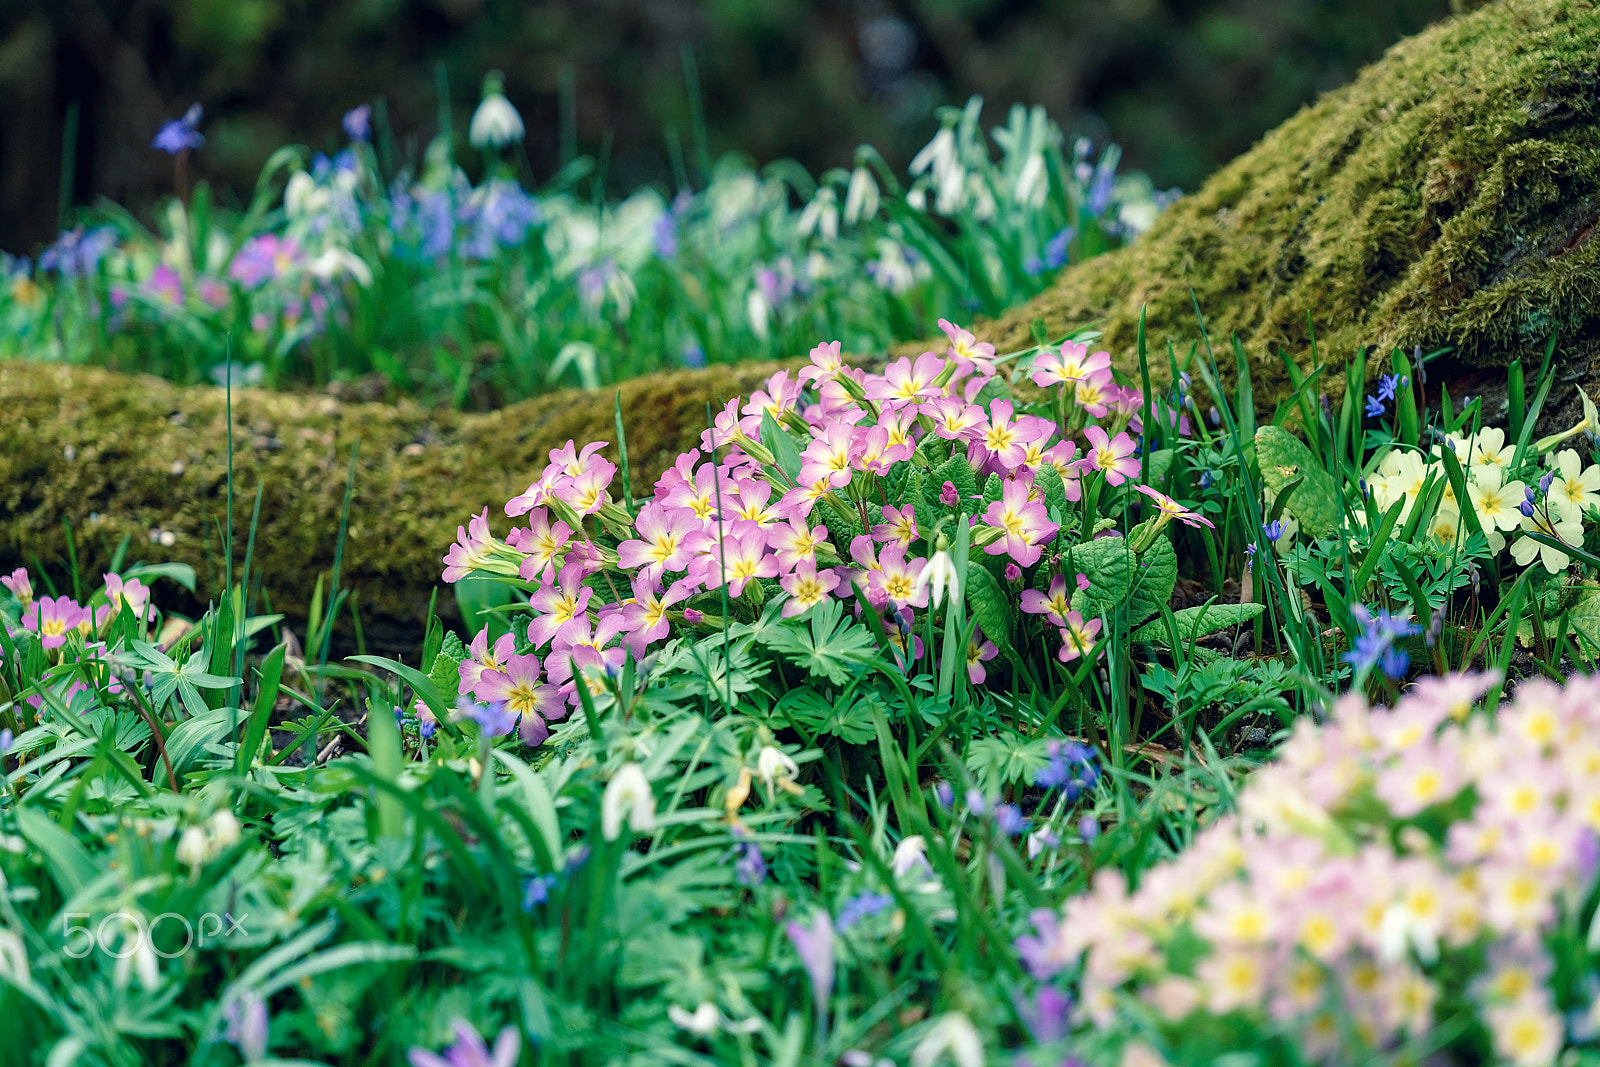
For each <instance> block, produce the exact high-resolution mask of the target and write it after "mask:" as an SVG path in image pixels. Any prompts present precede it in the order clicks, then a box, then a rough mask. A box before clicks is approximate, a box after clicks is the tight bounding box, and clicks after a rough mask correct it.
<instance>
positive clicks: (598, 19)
mask: <svg viewBox="0 0 1600 1067" xmlns="http://www.w3.org/2000/svg"><path fill="white" fill-rule="evenodd" d="M1456 2H1458V3H1459V2H1460V0H1456ZM1450 7H1451V0H1321V2H1318V0H811V2H806V0H541V2H535V0H0V100H3V101H4V102H5V106H4V107H3V108H0V248H5V249H9V250H11V251H15V252H28V251H32V250H33V248H34V247H36V246H37V245H38V244H39V243H41V242H44V241H48V240H49V239H50V238H51V237H52V236H53V234H54V232H55V230H56V225H57V215H58V209H59V204H60V201H61V193H62V191H63V190H62V181H61V174H62V165H63V159H64V155H72V156H73V157H74V160H73V164H72V173H71V185H70V190H68V192H69V194H70V199H71V202H72V203H75V204H86V203H92V202H94V201H95V200H96V199H97V198H99V197H109V198H111V199H112V200H115V201H118V202H120V203H123V204H126V205H128V206H130V207H131V208H133V209H134V211H135V212H136V213H138V214H140V215H144V216H146V217H148V213H149V211H150V209H151V207H152V205H153V204H154V203H155V202H156V201H157V199H158V198H159V197H160V196H161V195H162V194H163V193H165V192H168V191H170V190H171V187H172V168H171V161H170V159H169V158H168V157H166V156H164V155H162V154H161V153H159V152H156V151H154V150H152V149H151V148H150V138H151V137H152V135H153V134H154V133H155V131H156V129H157V127H158V126H159V125H160V123H161V122H162V121H163V120H164V119H167V118H172V117H176V116H177V115H179V114H181V113H182V112H183V111H184V109H185V108H187V107H188V106H189V105H190V104H191V103H192V102H195V101H200V102H201V103H203V104H204V105H205V119H204V121H203V123H202V125H201V130H202V132H204V134H205V135H206V137H207V143H206V145H205V147H204V148H203V149H202V150H201V151H200V152H199V153H198V154H197V155H196V158H195V159H194V160H193V161H192V166H193V168H194V171H195V172H196V173H197V174H198V175H199V176H200V177H205V178H209V179H210V180H211V181H212V182H213V183H214V184H215V185H216V187H217V192H218V198H219V199H220V200H221V201H222V202H224V203H230V202H231V203H239V202H240V201H244V200H247V199H248V198H249V195H250V191H251V189H252V187H253V184H254V181H255V177H256V174H257V171H258V170H259V168H260V166H261V164H262V163H263V162H264V161H265V159H266V157H267V156H268V154H269V153H271V152H272V150H273V149H275V148H276V147H278V146H279V145H282V144H285V143H287V142H291V141H297V142H300V143H304V144H308V145H310V146H311V147H312V148H315V149H319V150H331V149H333V148H335V147H336V146H337V145H338V144H339V136H340V135H339V119H340V116H341V114H342V113H343V112H344V111H345V110H347V109H348V108H350V107H352V106H354V105H356V104H358V103H362V102H364V101H373V100H375V99H376V98H378V97H380V96H381V97H383V98H384V100H385V103H386V106H387V111H388V116H389V120H390V123H391V125H392V127H393V129H394V131H395V134H396V144H397V145H398V146H399V149H400V151H401V152H402V153H405V152H406V151H408V150H409V151H410V152H411V153H413V156H414V155H415V154H416V153H419V152H420V149H421V148H422V147H423V146H425V145H426V143H427V141H428V139H429V138H431V137H432V136H433V135H434V134H435V133H436V132H437V131H438V129H439V124H440V102H439V101H440V97H439V92H440V89H441V87H446V88H447V91H448V99H449V105H450V113H451V121H452V122H453V125H454V128H455V129H456V130H458V131H460V130H464V129H465V125H466V121H467V119H468V118H469V117H470V115H471V113H472V108H473V107H474V106H475V104H476V102H477V99H478V93H479V85H480V81H481V78H482V76H483V73H484V72H485V71H486V70H488V69H491V68H500V69H502V70H504V71H505V73H506V87H507V95H508V96H509V97H510V98H511V100H512V101H513V102H514V103H515V104H516V105H517V106H518V107H519V108H520V109H521V110H522V113H523V115H524V117H525V119H526V120H527V125H528V139H527V153H528V162H529V164H530V165H531V167H532V170H533V173H534V174H535V175H536V176H537V177H538V178H540V179H541V180H542V179H544V178H548V177H549V176H550V175H551V174H552V173H553V172H554V171H555V170H556V169H557V167H558V166H559V164H560V162H561V160H562V156H563V154H564V151H563V150H564V149H565V151H566V152H567V153H570V152H571V151H573V150H574V149H575V150H576V151H577V152H579V153H585V154H591V155H596V156H598V155H601V154H602V151H603V150H604V152H605V157H606V159H607V161H608V163H607V166H606V170H605V176H606V181H607V184H608V186H609V187H610V189H611V190H612V191H613V192H617V191H626V190H628V189H630V188H632V187H634V186H636V185H637V184H639V183H641V182H661V183H663V184H670V181H671V177H672V173H673V172H672V168H671V165H670V158H669V151H668V148H667V143H668V141H667V131H668V130H669V129H671V130H674V131H676V134H677V136H678V137H679V138H680V139H681V141H682V143H683V145H684V149H685V156H686V157H687V158H688V159H689V160H690V165H691V167H692V165H693V160H694V158H695V153H694V147H693V141H694V135H693V129H694V126H695V122H694V118H693V115H692V108H691V104H690V94H689V93H688V92H687V90H686V77H685V71H686V64H685V54H686V51H687V52H688V53H689V54H690V55H691V56H692V62H693V66H694V67H695V68H696V69H697V72H698V80H699V84H700V91H701V96H702V99H703V103H704V120H705V128H706V130H707V140H708V142H709V151H710V153H711V154H712V155H713V156H715V155H718V154H720V153H723V152H726V151H739V152H742V153H745V154H746V155H748V156H750V157H753V158H754V159H756V160H758V161H762V162H765V161H767V160H771V159H774V158H778V157H783V156H788V157H792V158H795V159H797V160H799V161H800V162H801V163H803V164H804V165H805V166H807V167H808V168H810V169H811V170H812V171H813V173H815V172H818V171H820V170H822V169H824V168H826V167H830V166H840V165H848V164H849V163H850V160H851V157H852V152H853V149H854V148H855V146H856V145H857V144H860V143H862V142H868V143H871V144H873V145H875V146H877V147H879V148H880V149H881V150H882V151H883V152H884V154H885V155H886V156H887V157H888V159H889V162H890V163H891V165H893V166H894V167H895V168H896V169H897V170H902V171H903V169H904V167H905V165H906V163H907V162H908V161H909V160H910V158H911V156H912V155H913V154H914V153H915V152H916V150H917V149H918V148H919V147H921V146H922V145H923V144H924V143H925V142H926V141H927V140H928V138H929V137H930V136H931V135H932V133H933V131H934V130H935V128H936V121H935V119H934V116H933V109H934V108H935V107H937V106H938V105H940V104H950V103H957V104H958V103H961V102H963V101H964V100H965V99H966V98H967V96H968V95H969V94H971V93H982V94H983V95H984V96H985V98H986V100H987V101H988V105H989V106H988V110H987V111H986V113H985V118H986V119H987V120H988V124H989V125H994V124H997V123H999V122H1001V121H1002V120H1003V116H1004V109H1005V107H1006V106H1007V105H1009V104H1010V103H1012V102H1013V101H1021V102H1024V103H1036V102H1037V103H1042V104H1044V105H1045V107H1046V108H1048V109H1049V111H1050V113H1051V115H1052V117H1054V118H1055V119H1056V120H1057V121H1058V122H1060V123H1061V124H1062V125H1063V126H1065V127H1066V128H1067V130H1068V131H1069V132H1071V133H1083V134H1087V135H1089V136H1090V137H1093V138H1094V139H1095V140H1096V141H1101V140H1105V139H1108V138H1109V139H1114V140H1116V141H1118V142H1119V143H1121V144H1122V145H1123V146H1124V148H1125V150H1126V155H1125V157H1124V158H1125V165H1126V166H1132V167H1137V168H1142V169H1144V170H1147V171H1148V172H1149V173H1150V175H1151V176H1152V177H1153V178H1154V180H1155V183H1156V185H1157V186H1158V187H1166V186H1170V185H1177V186H1181V187H1185V188H1193V187H1195V186H1196V185H1197V184H1198V183H1199V182H1200V181H1201V180H1202V179H1203V178H1204V177H1205V176H1206V175H1207V174H1208V173H1210V172H1211V171H1212V170H1213V169H1215V168H1216V167H1217V166H1218V165H1220V164H1221V163H1223V162H1225V161H1227V160H1228V159H1229V158H1231V157H1232V156H1234V155H1235V154H1237V153H1238V152H1240V151H1241V150H1243V149H1244V148H1246V147H1248V146H1249V145H1250V144H1251V143H1252V142H1253V141H1254V140H1255V139H1256V138H1257V137H1259V136H1260V135H1261V134H1262V133H1263V132H1265V131H1266V130H1268V129H1270V128H1271V127H1272V126H1274V125H1276V124H1277V123H1278V122H1280V121H1281V120H1283V119H1284V118H1286V117H1287V116H1288V115H1290V114H1291V113H1292V112H1293V111H1294V110H1295V109H1296V108H1298V107H1299V106H1300V105H1301V104H1303V103H1305V102H1307V101H1308V100H1310V99H1311V98H1312V97H1314V96H1315V95H1316V94H1317V93H1318V92H1319V91H1321V90H1324V89H1328V88H1331V87H1334V86H1337V85H1339V84H1341V83H1343V82H1345V81H1347V80H1349V79H1350V78H1351V77H1352V76H1353V75H1354V73H1355V72H1356V70H1357V69H1359V68H1360V66H1361V65H1362V64H1364V63H1366V62H1368V61H1369V60H1371V59H1373V58H1375V57H1377V56H1378V55H1379V54H1380V53H1381V52H1382V51H1383V50H1384V49H1385V48H1386V47H1388V46H1389V45H1390V44H1392V43H1394V42H1395V41H1396V40H1398V39H1399V38H1400V37H1402V36H1404V35H1406V34H1409V33H1413V32H1415V31H1416V30H1418V29H1420V28H1421V27H1423V26H1424V25H1426V24H1427V23H1429V22H1431V21H1433V20H1434V19H1437V18H1439V17H1441V16H1443V15H1445V14H1448V13H1449V10H1450ZM686 46H687V48H686ZM564 101H570V103H567V104H564ZM74 104H76V105H77V106H76V108H74V107H73V105H74ZM72 111H76V116H77V135H76V139H75V145H74V148H73V151H70V152H68V153H64V152H63V138H64V132H65V131H67V130H68V129H69V127H70V124H69V122H68V116H69V112H72ZM563 113H566V114H567V115H569V116H574V119H573V121H571V122H569V123H567V124H566V126H565V128H566V129H567V130H568V133H567V135H566V137H565V138H563V136H562V133H561V131H562V129H563V122H562V116H563Z"/></svg>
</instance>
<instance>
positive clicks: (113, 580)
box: [94, 508, 488, 629]
mask: <svg viewBox="0 0 1600 1067" xmlns="http://www.w3.org/2000/svg"><path fill="white" fill-rule="evenodd" d="M484 512H485V514H487V513H488V509H487V508H485V509H484ZM105 583H106V601H107V603H104V604H102V605H100V606H99V607H98V608H96V609H95V612H94V625H95V628H96V629H103V628H104V627H105V625H106V624H107V623H108V622H110V621H111V620H112V619H115V618H116V617H117V615H118V614H120V613H121V611H122V606H123V605H124V604H126V605H127V606H128V608H129V609H130V610H131V611H132V612H133V617H134V618H136V619H138V620H139V621H140V622H151V621H153V620H154V619H155V617H156V609H155V608H153V607H151V606H150V588H149V587H148V586H146V585H145V584H144V583H143V582H141V581H140V580H139V579H137V578H130V579H128V580H127V581H126V582H124V581H123V580H122V576H121V575H120V574H107V575H105Z"/></svg>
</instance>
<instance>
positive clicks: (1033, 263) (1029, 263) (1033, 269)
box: [1022, 256, 1044, 278]
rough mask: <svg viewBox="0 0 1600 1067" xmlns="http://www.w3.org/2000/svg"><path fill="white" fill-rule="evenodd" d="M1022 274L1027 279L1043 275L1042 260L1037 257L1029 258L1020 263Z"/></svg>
mask: <svg viewBox="0 0 1600 1067" xmlns="http://www.w3.org/2000/svg"><path fill="white" fill-rule="evenodd" d="M1022 272H1023V273H1024V274H1027V275H1028V276H1029V277H1033V278H1037V277H1038V276H1039V275H1041V274H1043V273H1044V260H1042V259H1040V258H1039V257H1038V256H1029V257H1028V258H1027V259H1025V260H1023V261H1022Z"/></svg>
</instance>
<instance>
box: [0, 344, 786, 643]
mask: <svg viewBox="0 0 1600 1067" xmlns="http://www.w3.org/2000/svg"><path fill="white" fill-rule="evenodd" d="M775 369H776V367H775V365H772V364H746V365H742V366H735V367H714V368H709V369H706V370H703V371H683V372H677V373H671V374H661V375H654V376H651V377H649V378H642V379H638V380H636V381H632V382H628V383H626V384H624V385H623V386H622V387H621V389H622V407H623V417H624V421H625V424H626V428H627V434H628V452H629V461H630V467H631V470H632V474H633V485H634V490H635V492H636V493H644V492H648V491H649V486H650V484H651V483H652V482H653V481H654V480H655V478H656V477H658V476H659V474H660V472H661V471H662V470H663V469H665V468H666V467H667V466H669V465H670V464H671V463H672V461H673V460H674V459H675V458H676V457H677V455H678V453H680V452H682V451H683V450H684V449H686V448H688V447H690V446H691V445H693V444H694V443H695V441H696V439H697V438H698V436H699V433H700V431H701V430H702V429H703V428H704V426H705V420H706V403H707V402H708V401H710V402H712V403H713V404H715V403H717V402H719V401H722V400H725V399H726V398H729V397H731V396H734V395H738V394H741V393H747V392H749V391H750V390H751V389H752V388H754V387H756V386H757V384H758V383H759V382H760V381H762V380H763V379H764V378H765V377H766V376H767V375H770V374H771V373H772V372H773V371H774V370H775ZM226 410H227V409H226V397H225V394H224V393H223V391H222V390H220V389H215V388H207V387H198V388H180V387H177V386H173V385H171V384H170V383H168V382H165V381H162V380H160V379H157V378H152V377H143V376H138V377H135V376H129V375H123V374H116V373H113V372H109V371H102V370H96V369H92V368H84V367H68V366H63V365H60V364H52V363H37V362H31V361H25V360H0V412H3V413H4V414H3V415H0V571H9V570H10V569H11V568H13V567H17V566H24V565H31V564H32V562H33V560H35V559H38V560H42V561H45V562H46V563H57V562H60V561H63V560H65V559H66V558H67V542H66V526H65V525H64V523H70V524H71V528H72V531H73V534H74V539H75V541H76V545H77V552H78V559H79V562H80V564H81V566H82V568H83V571H84V573H86V574H91V575H97V574H98V573H99V570H100V569H103V568H104V566H105V565H106V563H107V562H108V559H109V556H110V554H111V552H112V551H114V550H115V548H116V546H117V544H118V543H119V542H120V541H121V540H122V538H123V537H124V536H125V535H127V536H131V538H132V539H133V545H132V548H131V551H130V554H129V557H128V558H129V559H130V560H132V559H140V558H144V559H148V560H152V561H156V560H175V561H180V562H186V563H190V564H193V565H194V566H195V567H196V569H197V570H198V571H199V572H200V574H201V575H202V581H203V584H204V585H205V586H206V587H207V588H209V589H211V590H213V591H214V590H216V589H217V588H218V587H219V586H220V585H221V580H222V563H223V554H222V549H221V536H220V533H219V531H220V529H221V525H220V524H221V523H222V522H223V521H224V517H225V511H226V499H227V472H228V449H227V418H226ZM233 423H234V456H233V469H234V487H235V494H236V499H235V509H236V517H235V530H236V531H238V532H237V534H236V536H237V538H238V545H237V555H236V558H235V567H238V566H239V565H240V564H241V563H242V562H243V555H244V535H245V531H246V530H247V527H248V524H249V521H250V508H251V505H252V503H253V501H254V497H255V493H256V487H257V485H261V486H263V490H262V493H263V495H262V501H261V520H260V525H259V527H258V531H257V537H256V543H255V563H254V567H255V569H256V570H257V571H258V573H259V574H260V575H261V577H262V579H263V588H264V589H265V590H266V591H267V592H268V594H269V595H270V596H271V598H272V606H273V608H274V609H275V610H278V611H286V612H288V613H289V614H290V615H291V617H299V616H302V615H303V614H304V612H305V610H306V607H307V602H308V599H309V597H310V593H311V590H312V587H313V584H314V581H315V576H316V574H317V573H319V572H321V571H324V570H327V569H328V568H329V567H331V566H332V563H333V554H334V547H335V542H336V539H337V534H338V529H339V517H340V512H341V509H342V505H343V500H344V492H345V482H346V475H347V473H348V471H349V468H350V454H351V450H352V448H354V447H355V446H356V443H357V442H358V441H359V442H360V450H359V458H358V461H357V464H356V476H355V492H354V497H353V499H352V503H351V508H350V531H349V541H348V543H347V545H346V548H345V554H344V564H343V568H344V569H343V583H344V584H345V585H347V586H349V587H351V588H353V589H355V590H357V591H358V601H357V603H358V605H359V608H360V611H361V617H362V622H363V624H364V626H365V631H366V637H367V640H368V643H369V644H371V645H372V646H374V647H378V648H387V649H391V650H394V649H405V648H409V647H414V646H415V645H417V644H419V643H420V641H421V636H422V627H423V623H424V615H425V614H426V611H427V606H428V598H429V594H430V592H431V591H432V590H433V588H434V587H435V583H436V582H437V580H438V577H439V572H440V571H441V569H442V564H441V563H440V558H441V557H442V556H443V554H444V551H445V549H446V548H447V547H448V546H449V544H450V542H451V541H452V540H454V538H455V532H456V526H457V525H458V524H461V523H464V522H465V521H466V519H467V517H468V516H469V515H471V514H474V513H476V512H478V511H479V510H481V509H482V508H484V507H485V506H488V507H489V509H490V515H491V519H493V517H494V516H496V515H498V516H499V521H498V522H495V523H494V528H495V530H496V532H498V533H500V534H504V533H505V531H506V529H507V528H508V526H509V521H508V520H507V519H506V518H505V516H504V514H503V513H502V512H501V511H500V507H501V505H503V504H504V503H505V501H506V500H507V499H508V498H509V497H511V496H513V495H514V494H516V493H518V492H520V491H521V490H523V489H525V488H527V485H528V483H529V482H530V481H532V480H533V479H534V478H536V477H537V476H538V474H539V472H540V471H542V470H543V469H544V466H545V464H546V463H547V462H548V461H549V456H548V453H549V450H550V449H551V448H554V447H557V446H559V445H561V444H563V443H565V442H566V441H567V440H568V439H569V438H570V439H572V440H575V441H577V442H578V443H580V444H582V443H584V442H587V441H610V442H613V447H612V449H610V450H608V451H609V452H610V454H611V458H612V459H613V460H615V458H616V456H615V438H616V433H615V429H614V426H615V422H614V415H613V394H612V393H611V392H610V391H605V392H595V393H585V392H577V391H564V392H560V393H554V394H552V395H550V396H545V397H540V398H538V399H535V400H530V401H526V402H524V403H521V404H517V405H515V406H513V407H509V408H505V409H503V410H500V411H496V412H492V413H489V414H483V415H462V414H458V413H456V412H452V411H436V410H429V409H426V408H422V407H420V406H418V405H416V404H412V403H401V404H399V405H386V404H345V403H340V402H338V401H336V400H334V399H332V398H330V397H319V396H305V395H287V394H276V393H271V392H266V391H263V390H254V389H246V390H242V391H240V392H238V393H237V394H235V396H234V398H233ZM163 534H170V535H171V537H170V538H163V536H162V535H163ZM152 540H154V541H155V543H152ZM163 541H170V542H171V543H170V545H168V544H164V543H163ZM440 607H441V609H442V610H441V614H446V615H447V616H448V614H449V613H450V612H451V611H453V609H454V599H453V598H452V597H450V596H448V595H442V596H441V597H440Z"/></svg>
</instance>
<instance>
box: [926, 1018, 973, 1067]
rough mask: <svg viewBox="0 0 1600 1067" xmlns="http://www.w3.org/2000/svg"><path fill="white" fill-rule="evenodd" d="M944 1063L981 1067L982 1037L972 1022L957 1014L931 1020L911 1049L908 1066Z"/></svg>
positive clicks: (957, 1066)
mask: <svg viewBox="0 0 1600 1067" xmlns="http://www.w3.org/2000/svg"><path fill="white" fill-rule="evenodd" d="M945 1061H948V1062H949V1063H952V1064H954V1065H955V1067H983V1038H981V1037H979V1036H978V1031H977V1029H976V1028H975V1027H974V1026H973V1025H972V1020H970V1019H968V1018H967V1017H966V1016H965V1015H963V1014H961V1013H960V1012H958V1011H952V1012H947V1013H945V1014H944V1015H941V1016H939V1018H937V1019H935V1020H934V1023H933V1025H932V1026H931V1027H929V1028H928V1032H927V1033H926V1034H925V1035H923V1038H922V1040H921V1041H919V1042H917V1047H916V1048H914V1049H912V1050H911V1067H934V1064H936V1063H940V1062H945Z"/></svg>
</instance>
